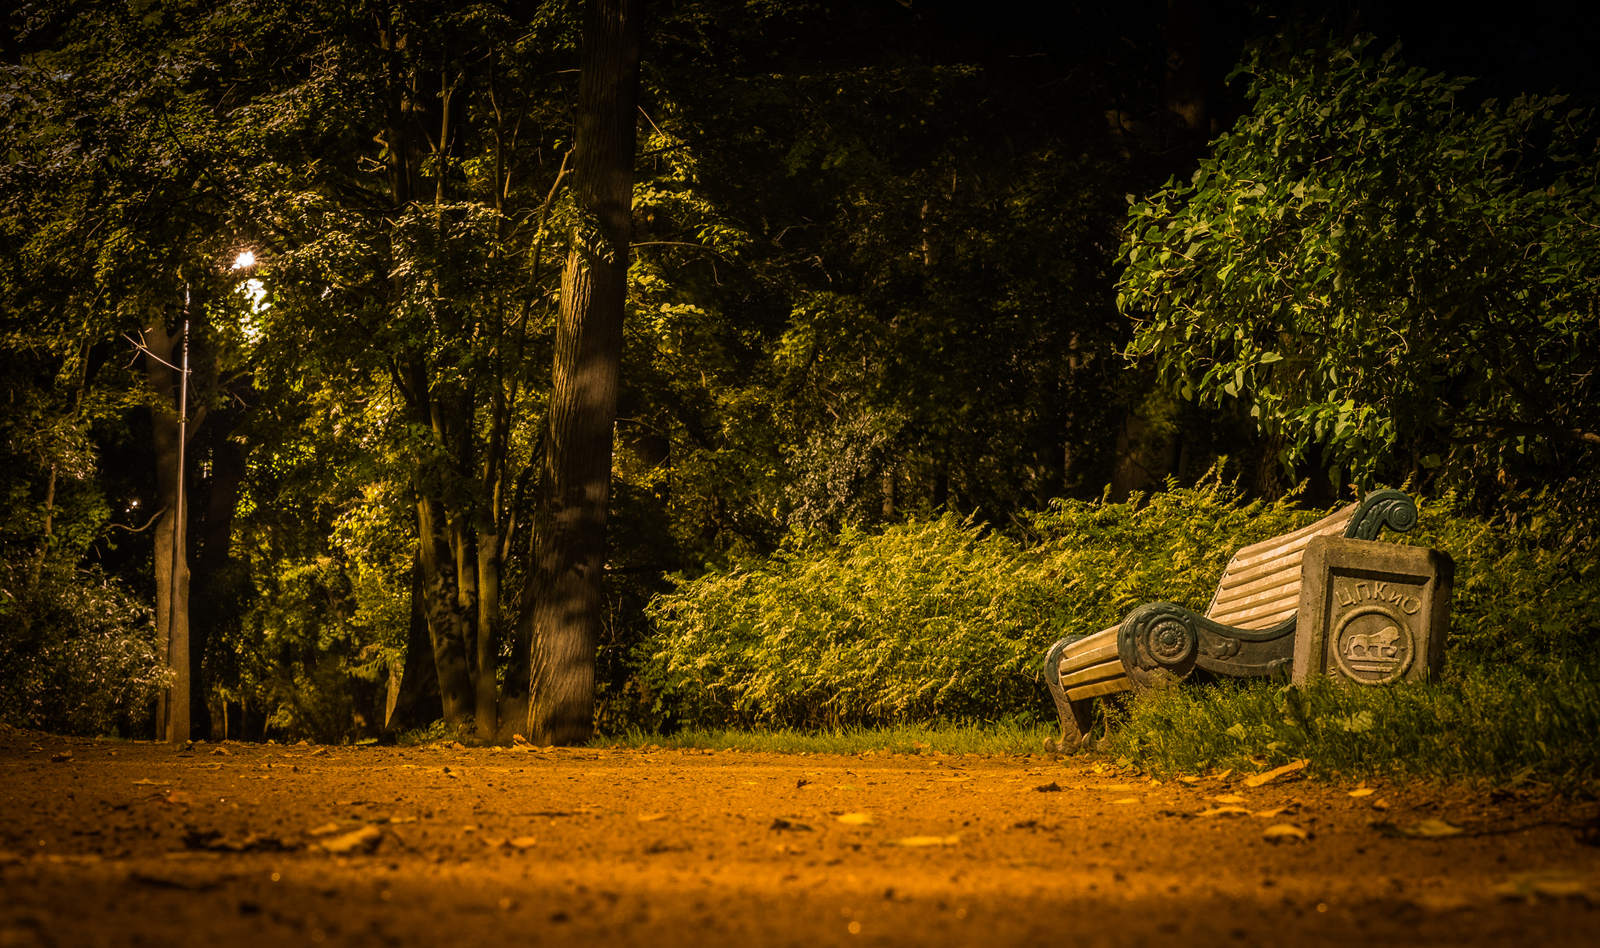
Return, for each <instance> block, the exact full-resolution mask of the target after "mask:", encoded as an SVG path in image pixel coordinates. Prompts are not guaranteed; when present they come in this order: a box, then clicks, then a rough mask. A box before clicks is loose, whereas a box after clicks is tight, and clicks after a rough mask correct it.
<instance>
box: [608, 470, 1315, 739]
mask: <svg viewBox="0 0 1600 948" xmlns="http://www.w3.org/2000/svg"><path fill="white" fill-rule="evenodd" d="M1142 501H1143V498H1138V497H1136V498H1134V500H1133V501H1132V502H1130V503H1126V504H1108V503H1103V502H1097V503H1084V502H1078V501H1063V502H1058V503H1057V504H1055V505H1054V506H1053V507H1052V508H1051V510H1049V511H1047V512H1045V513H1042V514H1039V515H1037V516H1036V517H1034V518H1033V519H1032V520H1031V521H1030V522H1029V525H1028V526H1029V531H1030V533H1032V534H1035V535H1036V536H1038V537H1039V538H1040V542H1037V543H1035V544H1034V545H1033V546H1030V547H1023V546H1022V545H1020V544H1019V543H1017V542H1016V541H1014V540H1012V539H1010V538H1009V537H1007V536H1004V535H1002V534H999V533H995V532H989V531H985V530H984V529H983V528H982V527H980V526H976V525H973V524H971V523H963V522H962V521H961V520H959V519H958V518H956V517H955V516H953V515H949V514H947V515H945V516H942V517H939V518H937V519H932V520H917V519H912V520H909V521H907V522H906V523H903V524H898V525H895V526H891V527H888V528H886V529H885V530H884V531H882V532H881V533H876V534H869V533H864V532H860V531H857V530H853V529H846V530H845V531H844V532H843V533H842V534H841V535H840V536H839V538H838V539H837V541H835V542H830V541H827V540H824V539H823V538H821V537H819V536H816V535H804V536H798V537H797V538H796V539H795V540H794V542H793V545H792V546H791V547H790V548H788V549H786V550H784V551H781V552H780V553H778V554H777V555H775V556H774V557H773V558H772V559H771V560H770V561H768V562H766V563H763V564H759V565H752V566H740V567H735V568H733V569H730V570H727V571H714V572H711V573H708V574H706V575H705V576H702V577H700V578H699V579H694V580H685V581H682V582H681V583H680V585H679V587H678V589H677V590H676V591H675V592H673V593H672V594H671V595H667V596H663V597H661V598H659V599H658V600H656V602H655V603H654V604H653V605H652V606H651V614H652V616H653V617H654V619H655V620H656V623H657V632H656V634H655V636H653V637H652V638H651V639H649V640H648V641H646V643H645V644H644V645H643V646H642V647H641V649H640V652H639V656H640V661H641V676H642V678H643V679H644V680H645V682H646V683H647V685H648V687H650V688H651V689H653V690H654V691H655V692H657V693H658V695H659V698H658V708H659V709H660V710H661V711H663V712H665V713H667V714H669V715H670V716H671V718H672V719H675V720H678V721H681V722H683V723H687V724H694V725H699V726H728V725H742V726H751V725H760V726H784V725H787V726H801V727H822V726H827V727H850V726H877V725H882V724H890V723H903V722H928V721H934V720H949V719H993V718H994V717H995V716H997V715H1006V714H1014V715H1016V714H1023V715H1034V716H1038V717H1040V718H1046V717H1048V715H1049V714H1051V713H1052V712H1051V711H1050V708H1049V705H1048V697H1047V695H1046V693H1045V689H1044V686H1043V684H1042V683H1041V680H1040V678H1039V670H1040V665H1041V663H1042V662H1043V653H1044V650H1045V649H1046V648H1047V647H1048V646H1049V645H1050V643H1051V642H1053V641H1055V640H1056V639H1057V638H1060V637H1061V636H1063V635H1068V634H1074V633H1088V632H1094V631H1097V630H1099V629H1101V628H1105V627H1106V626H1109V625H1111V624H1114V623H1115V622H1117V621H1119V620H1120V619H1121V617H1122V615H1123V614H1124V613H1126V612H1127V611H1128V610H1129V609H1131V608H1132V607H1133V606H1135V605H1137V604H1139V603H1140V602H1144V601H1148V600H1150V599H1156V598H1166V599H1169V600H1171V601H1175V602H1182V603H1185V604H1187V605H1190V606H1192V607H1195V608H1201V609H1203V608H1205V606H1206V599H1207V597H1209V595H1210V592H1211V589H1213V588H1215V585H1216V581H1217V577H1218V576H1220V575H1221V572H1222V569H1223V567H1224V566H1225V565H1226V562H1227V558H1228V556H1229V555H1230V554H1231V552H1232V549H1233V548H1235V547H1236V546H1238V545H1242V544H1243V543H1248V542H1252V541H1253V540H1257V539H1266V538H1268V537H1270V536H1273V535H1276V534H1277V533H1281V532H1284V531H1285V530H1288V529H1292V528H1293V527H1294V526H1298V525H1301V524H1303V523H1306V522H1309V520H1310V519H1311V518H1313V517H1314V516H1315V514H1313V513H1310V512H1304V511H1294V510H1292V509H1290V507H1289V506H1288V505H1287V504H1286V503H1278V504H1265V503H1254V504H1249V505H1243V504H1240V503H1238V499H1237V497H1236V496H1235V494H1234V493H1233V492H1232V490H1231V489H1229V488H1227V487H1224V486H1222V485H1220V484H1217V483H1212V484H1211V485H1209V486H1206V487H1202V488H1195V489H1189V490H1169V491H1166V492H1163V493H1160V494H1157V495H1154V496H1153V497H1151V498H1150V499H1149V502H1148V503H1142Z"/></svg>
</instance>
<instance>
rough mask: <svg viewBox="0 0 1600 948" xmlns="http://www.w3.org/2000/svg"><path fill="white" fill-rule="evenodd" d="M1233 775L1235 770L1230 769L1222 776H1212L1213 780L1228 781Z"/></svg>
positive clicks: (1221, 774)
mask: <svg viewBox="0 0 1600 948" xmlns="http://www.w3.org/2000/svg"><path fill="white" fill-rule="evenodd" d="M1232 774H1233V768H1232V767H1229V768H1228V769H1227V770H1224V771H1223V772H1222V773H1220V774H1212V775H1211V779H1212V780H1226V779H1228V777H1230V776H1232Z"/></svg>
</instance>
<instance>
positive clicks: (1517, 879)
mask: <svg viewBox="0 0 1600 948" xmlns="http://www.w3.org/2000/svg"><path fill="white" fill-rule="evenodd" d="M1588 888H1589V887H1588V885H1587V884H1586V883H1585V882H1584V881H1583V880H1582V879H1580V878H1578V876H1577V874H1576V873H1571V872H1562V871H1560V870H1550V869H1546V870H1543V871H1540V872H1522V873H1518V874H1517V875H1514V876H1512V877H1511V878H1510V879H1509V880H1507V881H1505V882H1503V883H1501V884H1500V885H1497V886H1495V887H1494V894H1495V895H1498V896H1500V897H1501V898H1503V899H1524V900H1526V901H1527V902H1529V903H1533V902H1537V901H1538V896H1541V895H1542V896H1544V897H1545V898H1547V899H1571V898H1584V899H1587V898H1588V897H1589V892H1588Z"/></svg>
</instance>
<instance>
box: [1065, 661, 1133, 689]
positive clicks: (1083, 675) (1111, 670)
mask: <svg viewBox="0 0 1600 948" xmlns="http://www.w3.org/2000/svg"><path fill="white" fill-rule="evenodd" d="M1127 676H1128V672H1127V670H1126V669H1124V668H1123V667H1122V659H1120V658H1113V659H1111V661H1109V662H1100V663H1099V664H1097V665H1090V666H1089V667H1088V668H1084V669H1081V670H1079V671H1075V672H1073V673H1072V674H1070V675H1062V676H1061V687H1063V688H1067V689H1071V688H1074V687H1076V686H1078V685H1087V684H1089V683H1090V682H1094V681H1104V680H1105V679H1107V678H1126V677H1127Z"/></svg>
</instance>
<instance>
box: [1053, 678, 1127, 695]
mask: <svg viewBox="0 0 1600 948" xmlns="http://www.w3.org/2000/svg"><path fill="white" fill-rule="evenodd" d="M1132 690H1133V680H1132V679H1131V678H1127V677H1123V678H1113V679H1111V680H1110V681H1102V682H1098V683H1096V684H1093V685H1080V686H1079V687H1077V688H1069V689H1068V690H1067V699H1068V700H1070V701H1083V700H1084V699H1086V698H1098V697H1100V696H1101V695H1113V694H1116V693H1117V692H1119V691H1132Z"/></svg>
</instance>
